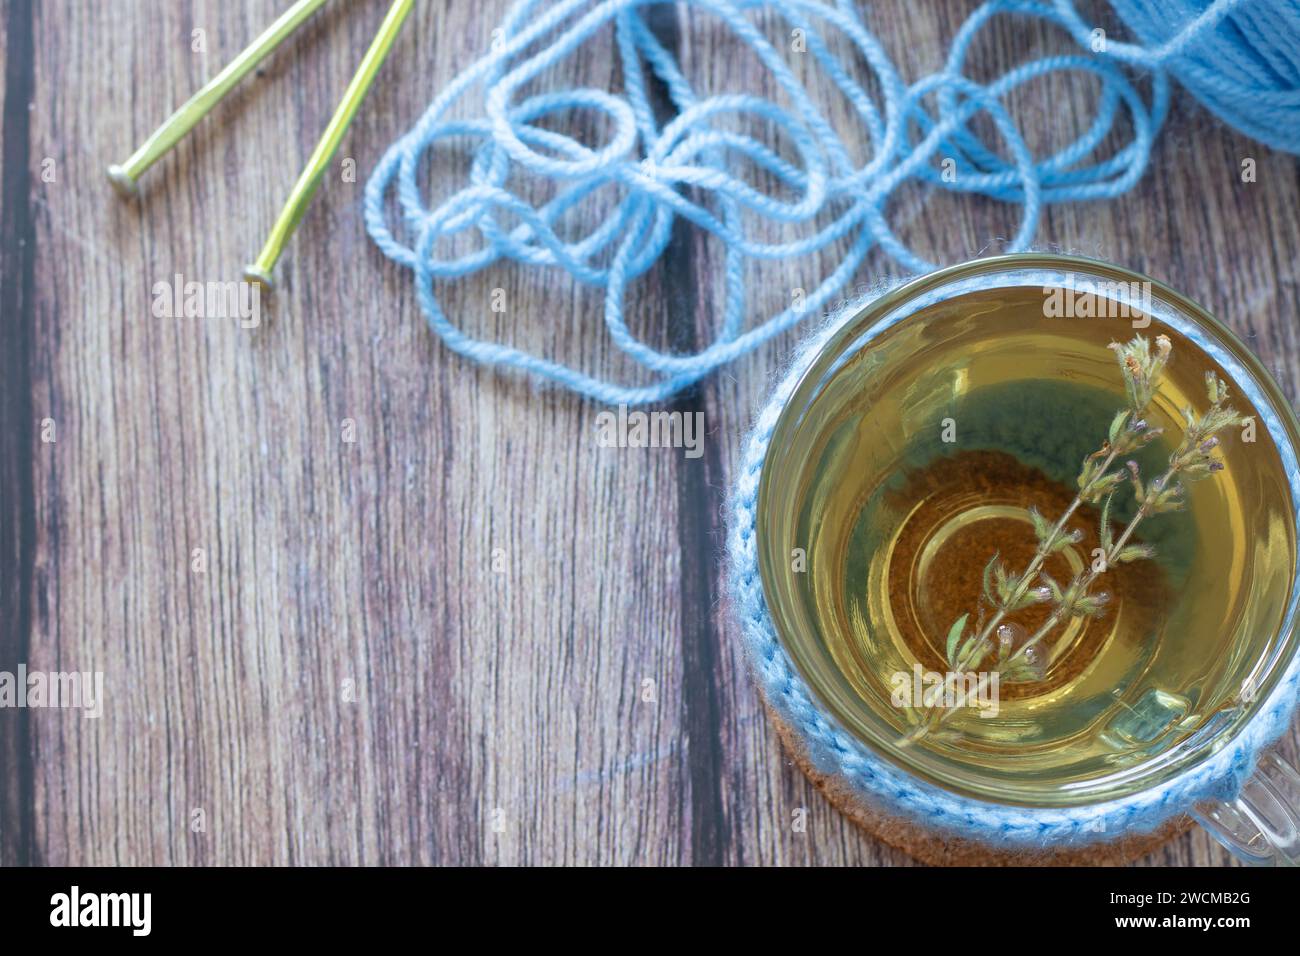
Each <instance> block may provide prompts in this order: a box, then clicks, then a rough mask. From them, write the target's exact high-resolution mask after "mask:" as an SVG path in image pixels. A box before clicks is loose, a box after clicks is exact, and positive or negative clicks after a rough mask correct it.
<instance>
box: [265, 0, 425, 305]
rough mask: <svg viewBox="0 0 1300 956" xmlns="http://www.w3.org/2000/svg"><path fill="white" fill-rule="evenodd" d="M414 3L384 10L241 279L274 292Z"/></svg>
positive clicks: (397, 2) (398, 1)
mask: <svg viewBox="0 0 1300 956" xmlns="http://www.w3.org/2000/svg"><path fill="white" fill-rule="evenodd" d="M414 2H415V0H394V2H393V5H392V6H391V7H390V8H389V9H388V15H387V16H385V17H384V22H383V23H382V24H380V26H379V33H377V34H376V35H375V39H374V41H373V42H372V43H371V44H370V49H369V50H367V51H366V55H365V58H364V59H363V60H362V61H361V66H360V67H359V68H358V69H357V72H356V75H355V76H354V77H352V82H350V83H349V84H348V88H347V90H346V91H344V93H343V100H342V101H341V102H340V103H339V105H338V109H336V110H335V111H334V116H333V118H331V119H330V122H329V125H328V126H327V127H325V132H324V133H323V134H322V135H321V138H320V142H318V143H317V144H316V149H315V150H313V151H312V154H311V156H310V158H308V160H307V165H306V166H305V167H304V168H303V171H302V173H301V175H299V177H298V181H297V182H296V183H295V184H294V187H293V191H292V192H290V193H289V198H288V200H287V201H286V202H285V204H284V209H282V210H281V211H280V217H279V218H278V219H277V220H276V221H275V225H274V226H272V228H271V234H270V235H269V236H268V237H267V239H266V244H265V245H264V246H262V251H261V253H259V254H258V257H257V259H256V260H255V261H254V262H252V263H250V264H249V265H247V266H245V267H244V278H245V279H248V280H249V281H250V282H258V283H260V284H261V285H262V286H263V287H264V288H266V289H267V290H268V291H269V290H271V289H272V288H274V283H273V282H272V281H271V271H272V270H273V269H274V268H275V264H276V262H277V261H278V260H279V258H280V254H281V253H282V252H283V251H284V247H285V244H286V243H287V242H288V241H289V239H290V237H292V236H293V233H294V230H295V229H297V228H298V223H299V221H301V219H302V217H303V214H304V213H305V212H306V211H307V206H308V205H309V204H310V203H311V200H312V197H313V196H314V195H315V194H316V189H317V187H319V186H320V182H321V179H322V178H323V177H324V175H325V170H326V169H327V168H328V166H329V164H330V160H331V159H332V158H333V157H334V153H335V152H336V151H337V150H338V148H339V143H340V142H341V141H342V139H343V134H344V133H345V132H347V128H348V124H350V123H351V122H352V118H353V117H354V116H356V114H357V109H358V108H359V107H360V106H361V101H362V100H364V99H365V98H366V93H368V92H369V90H370V85H371V84H372V83H373V82H374V79H375V74H376V73H378V72H379V68H380V67H381V66H382V65H383V63H384V59H385V58H386V57H387V56H388V51H389V50H391V49H392V46H393V41H394V40H396V39H397V35H398V33H399V32H401V29H402V24H403V23H405V22H406V17H407V15H408V14H409V13H410V12H411V5H412V4H413V3H414Z"/></svg>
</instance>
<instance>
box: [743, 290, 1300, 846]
mask: <svg viewBox="0 0 1300 956" xmlns="http://www.w3.org/2000/svg"><path fill="white" fill-rule="evenodd" d="M1011 281H1012V280H1010V279H1009V278H1008V277H1007V276H1006V275H994V276H976V277H973V278H971V279H968V280H965V281H964V282H963V283H961V284H958V285H949V286H947V287H946V288H943V289H939V290H937V291H936V292H935V293H932V297H931V298H926V297H925V296H921V297H916V298H914V299H913V300H912V301H910V302H908V303H907V304H906V305H904V306H899V307H898V308H896V309H895V310H894V311H893V312H891V313H890V314H887V315H884V316H882V317H880V319H879V320H878V321H877V322H876V323H875V324H874V325H873V326H872V327H871V329H870V331H869V332H867V333H866V334H865V335H864V336H863V339H862V342H863V343H865V342H866V341H867V340H868V339H871V338H874V337H875V336H877V335H879V334H880V333H882V332H883V331H884V330H885V329H887V328H890V327H892V326H893V325H896V324H897V323H898V322H901V321H903V320H905V319H906V318H907V317H908V316H910V315H913V314H915V313H916V312H919V311H920V310H922V309H924V308H926V307H928V306H930V305H932V304H933V302H934V301H935V300H936V299H937V298H938V297H939V296H952V295H957V294H964V293H969V292H972V291H976V290H978V289H981V288H987V287H990V286H993V285H997V284H1001V285H1006V284H1008V283H1009V282H1011ZM1014 283H1015V284H1020V285H1026V286H1030V287H1035V288H1043V287H1046V286H1064V285H1068V284H1069V276H1068V275H1066V274H1063V273H1059V272H1049V271H1044V272H1041V273H1025V274H1023V275H1021V276H1019V277H1018V278H1016V279H1015V280H1014ZM1131 304H1132V305H1134V306H1136V305H1138V303H1137V302H1133V303H1131ZM856 311H857V307H856V306H855V307H854V308H847V309H845V310H843V312H842V313H841V314H840V316H839V317H838V318H833V319H832V320H831V321H830V322H828V323H827V324H826V326H825V327H824V329H823V330H821V331H820V332H819V333H818V334H816V335H814V336H812V337H811V338H810V340H809V342H808V343H807V344H806V345H805V346H804V347H803V348H802V349H800V351H799V352H798V353H797V355H796V357H795V359H794V361H793V364H792V366H791V368H790V369H789V371H788V373H787V374H786V376H785V377H784V379H783V380H782V382H781V383H780V384H779V385H778V386H777V388H776V390H775V391H774V392H773V394H772V396H771V397H770V399H769V400H768V401H767V403H766V404H765V405H764V407H763V408H762V410H761V411H760V412H759V414H758V416H757V418H756V420H755V423H754V426H753V430H752V431H751V433H750V435H749V438H748V440H747V441H746V443H745V446H744V450H743V453H742V458H741V463H740V468H739V474H738V476H737V478H736V482H735V485H734V487H733V489H732V493H731V499H730V501H729V503H728V516H729V521H728V529H727V552H728V555H729V559H730V567H729V570H728V584H729V591H730V596H731V602H732V606H733V612H734V614H735V616H736V618H737V620H738V621H739V623H740V625H741V633H742V635H743V638H744V642H745V645H746V650H747V652H748V656H749V660H750V664H751V668H752V670H753V672H754V674H755V676H756V678H757V679H758V681H759V683H760V685H761V686H762V688H763V693H764V696H765V697H766V699H767V701H768V702H769V704H771V706H772V707H773V708H774V709H775V710H776V711H777V713H778V714H780V715H781V717H782V719H783V720H784V721H785V722H786V724H787V726H789V727H790V728H791V729H792V730H794V731H795V732H796V733H797V734H798V736H799V739H800V740H801V741H802V742H803V744H804V745H805V746H806V748H807V752H808V756H809V758H810V759H811V760H812V761H813V763H814V765H815V766H816V767H817V768H818V769H819V770H821V771H822V772H823V773H827V774H833V775H835V776H836V777H837V779H839V780H840V781H841V782H843V783H845V784H847V785H848V787H849V788H850V790H851V791H852V792H853V793H855V794H857V795H858V796H860V797H862V798H864V799H866V800H867V801H868V802H870V803H872V804H874V805H875V806H877V807H879V806H884V807H885V808H887V809H889V810H891V811H893V812H894V813H895V814H897V815H899V816H903V817H906V818H908V819H911V820H914V821H916V822H918V823H920V824H922V825H923V826H925V827H929V828H939V829H943V830H946V831H948V832H950V833H953V834H955V835H957V836H960V837H964V838H966V839H972V840H977V841H981V842H984V843H997V844H1014V845H1016V846H1021V847H1037V846H1046V845H1053V846H1071V845H1082V844H1089V843H1098V842H1105V841H1108V840H1113V839H1118V838H1120V837H1122V836H1125V835H1127V834H1132V833H1149V832H1151V831H1153V830H1155V829H1157V828H1158V827H1160V826H1161V825H1162V824H1164V823H1165V822H1167V821H1168V820H1169V819H1170V818H1172V817H1174V816H1176V815H1179V814H1182V813H1185V812H1187V811H1188V810H1190V809H1191V808H1192V807H1193V806H1194V805H1195V804H1197V803H1198V802H1200V801H1203V800H1207V799H1225V800H1230V799H1233V798H1235V797H1236V796H1237V794H1238V793H1240V791H1241V787H1242V785H1243V784H1244V783H1245V781H1246V779H1247V778H1248V777H1249V776H1250V774H1251V772H1252V771H1253V770H1254V767H1255V763H1256V760H1257V758H1258V756H1259V753H1260V751H1261V750H1262V749H1263V748H1265V747H1266V746H1268V745H1270V744H1272V743H1274V742H1275V741H1276V740H1277V739H1278V738H1279V737H1280V736H1281V735H1282V734H1283V733H1284V732H1285V731H1286V730H1287V728H1288V727H1289V725H1290V723H1291V719H1292V716H1293V714H1294V712H1295V709H1296V701H1297V697H1298V695H1300V655H1297V656H1295V657H1293V658H1292V660H1291V661H1290V662H1289V664H1288V666H1287V668H1286V671H1285V672H1284V673H1283V675H1282V676H1281V678H1280V680H1279V681H1278V684H1277V686H1276V687H1274V688H1273V690H1272V691H1271V692H1270V694H1269V696H1268V698H1267V699H1266V700H1265V701H1264V702H1263V703H1262V705H1261V706H1260V708H1259V710H1258V711H1257V712H1256V713H1255V714H1253V715H1252V716H1251V718H1250V720H1249V721H1248V722H1247V723H1246V725H1245V726H1244V727H1243V728H1242V729H1241V730H1240V731H1239V732H1238V733H1237V734H1236V735H1235V736H1234V737H1232V738H1231V739H1230V740H1227V741H1225V742H1224V744H1223V746H1222V749H1220V750H1218V751H1217V752H1216V753H1214V754H1213V755H1212V756H1210V757H1207V758H1205V759H1204V760H1202V761H1201V762H1199V763H1196V764H1193V765H1192V766H1190V767H1187V768H1185V769H1184V770H1183V771H1181V772H1180V773H1179V774H1178V775H1177V776H1175V777H1174V778H1172V779H1170V780H1168V781H1167V782H1165V783H1163V784H1162V785H1161V786H1159V787H1152V788H1149V789H1147V790H1145V791H1143V792H1140V793H1137V794H1135V795H1133V796H1130V797H1126V798H1124V799H1120V800H1113V801H1110V802H1107V803H1097V804H1089V805H1083V806H1076V807H1067V808H1061V809H1048V808H1028V807H1018V806H1010V805H1004V804H997V803H992V802H987V801H983V800H976V799H973V798H969V797H963V796H960V795H958V794H956V793H953V792H950V791H947V790H943V789H940V788H938V787H935V786H932V785H929V784H927V783H925V782H923V781H921V780H919V779H918V778H915V777H913V776H911V775H909V774H907V773H905V772H903V771H900V770H899V769H898V768H897V767H896V766H895V765H894V764H892V763H891V762H889V761H888V760H886V759H885V758H883V757H881V756H879V755H877V754H876V753H874V752H873V751H871V750H870V749H869V748H868V747H867V746H865V745H864V744H863V743H862V742H861V741H860V740H859V739H858V738H857V737H855V736H854V735H853V734H851V733H849V732H848V731H846V730H844V729H843V728H842V727H841V726H839V724H838V723H836V722H835V721H834V720H833V718H831V717H830V716H829V715H828V714H827V713H826V710H825V708H824V707H823V706H822V705H821V704H820V703H819V702H818V701H817V700H816V698H815V697H814V696H813V694H812V692H811V691H810V689H809V687H808V685H807V683H806V682H805V681H804V679H803V677H802V676H801V675H800V674H799V672H798V670H797V669H796V668H795V665H794V663H793V661H792V660H791V659H790V656H789V655H788V654H787V653H786V651H785V648H784V647H783V646H782V644H781V641H780V639H779V638H778V636H777V633H776V627H775V625H774V623H773V621H772V617H771V614H770V613H769V611H768V608H767V601H766V598H765V597H764V594H763V583H762V579H761V576H760V574H759V567H758V551H759V542H758V529H757V517H758V513H757V509H758V489H759V483H760V479H761V476H762V466H763V459H764V456H765V455H766V454H767V448H768V444H769V443H770V441H771V438H772V432H773V430H774V429H775V427H776V424H777V421H778V419H779V417H780V415H781V412H782V410H783V409H784V408H785V406H786V405H787V404H788V402H789V401H790V399H791V397H792V395H793V393H794V391H795V388H796V386H797V385H798V383H799V380H800V379H801V378H802V376H803V374H804V373H805V371H806V370H807V369H808V367H809V365H811V364H812V362H813V360H814V359H815V358H816V357H817V354H818V353H819V352H820V351H821V350H822V349H823V347H824V346H825V345H826V344H827V343H828V342H829V341H830V339H831V338H832V337H833V336H834V335H835V333H836V332H838V331H839V329H840V328H841V327H842V326H843V324H844V323H845V322H847V321H849V320H851V319H852V318H853V316H854V314H855V313H856ZM1153 314H1154V315H1155V317H1156V318H1158V319H1159V320H1160V321H1162V322H1164V323H1166V324H1169V325H1171V326H1173V327H1175V328H1177V329H1178V330H1179V331H1180V332H1182V333H1183V334H1184V335H1185V336H1187V337H1188V338H1189V339H1190V340H1191V341H1193V342H1195V343H1196V344H1197V345H1199V346H1200V347H1201V348H1202V349H1204V350H1205V352H1206V353H1207V354H1209V355H1210V356H1211V357H1212V358H1213V359H1214V360H1215V361H1216V362H1218V363H1219V364H1220V365H1221V366H1222V367H1223V368H1224V369H1226V370H1227V371H1228V372H1229V374H1230V375H1231V376H1232V378H1233V380H1234V382H1235V383H1236V384H1237V386H1238V387H1240V388H1241V390H1242V392H1243V394H1244V395H1245V396H1246V397H1247V398H1248V399H1249V400H1250V402H1251V404H1252V405H1253V406H1254V407H1255V408H1256V409H1258V410H1259V412H1260V421H1261V423H1262V424H1263V425H1264V427H1265V428H1266V429H1267V430H1268V431H1270V432H1271V433H1272V434H1273V435H1274V437H1275V440H1276V441H1277V444H1278V448H1279V450H1280V452H1281V454H1282V456H1283V468H1284V471H1285V472H1286V474H1287V475H1288V476H1289V477H1290V481H1291V495H1292V500H1293V502H1300V464H1297V462H1296V459H1295V454H1294V451H1293V449H1292V448H1291V446H1290V442H1289V439H1288V438H1287V437H1286V429H1285V428H1284V427H1283V425H1282V423H1281V422H1280V421H1279V420H1278V418H1277V416H1276V414H1274V413H1273V412H1272V411H1271V407H1270V404H1269V402H1268V401H1267V400H1266V398H1265V397H1264V396H1263V395H1262V393H1260V391H1259V390H1258V388H1257V387H1256V386H1255V385H1254V383H1253V381H1252V380H1251V378H1250V376H1249V375H1248V374H1246V373H1245V372H1244V371H1243V370H1241V369H1240V365H1239V363H1238V362H1237V360H1236V359H1235V358H1234V357H1233V356H1232V355H1231V354H1230V353H1228V352H1227V351H1226V350H1224V349H1223V348H1222V346H1220V345H1219V344H1218V343H1217V342H1215V341H1213V340H1212V339H1210V338H1209V337H1207V336H1206V335H1205V334H1204V333H1203V332H1201V331H1200V330H1199V329H1197V328H1196V327H1194V326H1192V325H1189V324H1188V323H1186V322H1185V321H1183V320H1182V319H1180V318H1179V316H1178V315H1177V314H1176V313H1174V312H1172V311H1169V310H1167V309H1164V308H1163V307H1161V306H1159V304H1158V305H1157V310H1156V311H1155V312H1154V313H1153ZM1295 520H1296V524H1297V530H1298V531H1300V512H1297V513H1296V515H1295ZM1298 614H1300V595H1296V594H1293V595H1292V597H1291V601H1290V604H1289V605H1288V607H1287V611H1286V615H1285V620H1284V623H1283V631H1284V632H1289V631H1290V630H1291V629H1293V628H1294V627H1295V625H1296V619H1297V615H1298Z"/></svg>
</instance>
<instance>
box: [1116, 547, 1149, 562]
mask: <svg viewBox="0 0 1300 956" xmlns="http://www.w3.org/2000/svg"><path fill="white" fill-rule="evenodd" d="M1155 556H1156V549H1155V548H1153V547H1151V546H1150V545H1149V544H1129V545H1125V546H1124V547H1122V548H1120V549H1119V554H1117V555H1115V561H1116V563H1118V564H1128V563H1130V562H1132V561H1145V560H1146V559H1147V558H1154V557H1155Z"/></svg>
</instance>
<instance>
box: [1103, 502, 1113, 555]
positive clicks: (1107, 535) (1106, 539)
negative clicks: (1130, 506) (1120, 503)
mask: <svg viewBox="0 0 1300 956" xmlns="http://www.w3.org/2000/svg"><path fill="white" fill-rule="evenodd" d="M1114 500H1115V492H1113V491H1112V492H1111V493H1110V494H1108V495H1107V496H1106V503H1105V504H1104V505H1103V506H1102V508H1101V528H1100V536H1101V549H1102V550H1103V551H1105V552H1106V553H1107V554H1110V549H1111V545H1112V544H1113V543H1114V539H1113V536H1112V534H1111V528H1110V503H1111V502H1112V501H1114Z"/></svg>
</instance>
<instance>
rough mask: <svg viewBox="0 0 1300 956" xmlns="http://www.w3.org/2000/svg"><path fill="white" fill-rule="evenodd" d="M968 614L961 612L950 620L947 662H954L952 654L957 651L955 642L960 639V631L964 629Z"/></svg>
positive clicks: (955, 659)
mask: <svg viewBox="0 0 1300 956" xmlns="http://www.w3.org/2000/svg"><path fill="white" fill-rule="evenodd" d="M969 617H970V615H969V614H963V615H962V616H961V617H959V618H957V620H955V621H953V622H952V627H950V628H949V629H948V663H949V664H956V663H957V658H956V657H954V656H953V655H954V654H955V653H956V651H957V642H958V641H960V640H961V635H962V632H963V631H965V630H966V619H967V618H969Z"/></svg>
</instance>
